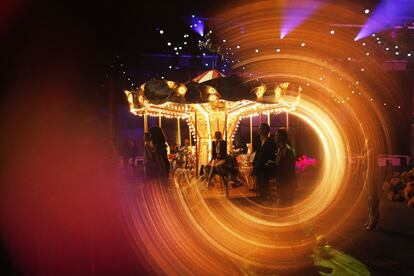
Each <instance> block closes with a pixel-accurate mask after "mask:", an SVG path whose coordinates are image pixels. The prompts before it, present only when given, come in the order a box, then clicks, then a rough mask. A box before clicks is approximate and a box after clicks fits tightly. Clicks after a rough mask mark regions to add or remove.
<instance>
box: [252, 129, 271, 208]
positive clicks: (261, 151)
mask: <svg viewBox="0 0 414 276" xmlns="http://www.w3.org/2000/svg"><path fill="white" fill-rule="evenodd" d="M269 132H270V127H269V125H268V124H266V123H262V124H261V125H260V127H259V138H260V144H259V146H258V148H257V150H256V155H255V156H254V160H253V174H254V175H255V177H256V185H257V189H258V191H259V198H260V200H262V201H264V200H266V198H267V196H268V194H269V179H270V177H271V174H272V168H271V167H269V166H268V165H267V163H268V162H269V161H274V160H275V142H274V140H272V139H270V138H269Z"/></svg>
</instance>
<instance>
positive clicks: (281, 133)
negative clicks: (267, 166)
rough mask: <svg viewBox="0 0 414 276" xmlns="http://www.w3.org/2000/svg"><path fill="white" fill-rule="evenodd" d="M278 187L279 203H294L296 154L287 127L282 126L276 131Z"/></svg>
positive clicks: (287, 204)
mask: <svg viewBox="0 0 414 276" xmlns="http://www.w3.org/2000/svg"><path fill="white" fill-rule="evenodd" d="M275 139H276V160H275V166H276V167H275V168H276V188H277V192H278V196H279V203H280V205H281V206H283V207H286V206H290V205H292V204H293V199H294V194H295V191H296V188H297V184H296V171H295V162H296V154H295V150H294V149H293V147H292V146H291V145H290V144H289V142H288V141H289V137H288V133H287V131H286V129H284V128H280V129H278V130H277V132H276V136H275Z"/></svg>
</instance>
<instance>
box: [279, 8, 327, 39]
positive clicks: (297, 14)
mask: <svg viewBox="0 0 414 276" xmlns="http://www.w3.org/2000/svg"><path fill="white" fill-rule="evenodd" d="M321 4H322V1H317V0H314V1H312V0H308V1H305V0H294V1H291V4H290V5H289V7H287V8H286V10H285V11H284V16H283V18H282V26H281V29H280V38H281V39H283V38H284V37H285V36H286V35H287V34H288V33H290V32H291V31H293V30H294V29H295V28H296V27H298V26H299V25H300V24H302V22H304V21H305V20H306V19H307V18H308V17H309V16H311V15H312V14H313V13H314V12H315V11H316V10H317V9H318V8H319V7H320V6H321Z"/></svg>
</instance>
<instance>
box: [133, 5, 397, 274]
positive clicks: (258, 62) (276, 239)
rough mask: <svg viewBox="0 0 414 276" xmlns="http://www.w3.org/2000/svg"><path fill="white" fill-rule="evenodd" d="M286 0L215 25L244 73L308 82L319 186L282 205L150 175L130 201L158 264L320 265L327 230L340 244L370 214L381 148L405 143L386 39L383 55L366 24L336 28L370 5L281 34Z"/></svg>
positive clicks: (244, 269) (189, 267) (229, 15)
mask: <svg viewBox="0 0 414 276" xmlns="http://www.w3.org/2000/svg"><path fill="white" fill-rule="evenodd" d="M282 2H283V1H258V2H255V3H252V2H251V1H249V2H245V3H239V4H237V6H229V7H227V8H225V9H223V10H222V11H217V12H216V13H215V16H217V18H220V20H217V21H215V22H214V23H215V24H217V25H216V26H212V27H213V29H214V30H215V34H217V35H218V36H219V40H220V41H221V40H224V39H225V41H226V45H224V46H223V47H224V48H226V47H227V49H226V50H227V51H229V52H232V53H233V54H231V56H232V58H233V59H234V60H235V61H238V62H235V63H234V64H235V65H234V66H233V70H235V71H236V72H238V73H240V74H242V75H245V76H250V74H251V78H255V79H256V78H257V79H260V81H262V82H263V83H265V84H266V85H267V86H268V87H273V86H272V84H274V83H281V82H289V83H296V84H298V85H300V86H301V87H303V91H302V92H301V99H300V101H299V102H297V105H296V108H295V109H294V110H291V111H290V112H289V114H292V115H293V116H296V117H298V118H299V119H300V120H302V121H304V122H305V123H306V124H308V125H309V126H310V127H311V128H312V129H313V130H314V132H315V133H316V135H317V136H318V138H319V141H320V144H321V149H322V154H321V156H322V157H323V158H322V160H321V162H322V163H321V164H322V166H321V173H320V174H319V176H318V179H317V183H318V184H317V185H316V188H315V189H314V190H313V191H312V192H311V193H310V194H309V195H308V196H307V197H306V198H305V199H304V200H302V201H300V202H296V203H295V204H294V205H293V206H291V207H288V208H276V207H273V206H271V205H260V204H253V203H252V202H251V201H249V200H248V199H235V198H231V195H230V198H229V199H226V198H224V197H223V196H222V195H221V194H217V196H207V195H206V193H205V192H204V188H203V186H202V184H200V183H198V182H197V181H196V180H195V179H190V178H188V179H187V180H186V181H183V180H180V178H179V177H175V178H174V180H175V181H174V185H173V187H169V188H167V187H163V186H162V185H160V184H159V183H146V185H145V186H144V188H142V189H141V188H138V192H137V193H136V198H135V197H134V199H132V200H130V201H128V204H127V205H126V209H125V210H126V211H125V213H126V215H127V216H128V220H129V221H130V222H131V223H130V227H129V233H130V235H131V237H132V238H133V239H134V242H133V243H134V244H135V246H136V250H138V251H140V252H144V255H145V256H147V259H148V261H149V262H150V263H151V264H152V266H153V268H154V270H155V271H156V272H158V273H166V274H180V275H183V274H199V275H206V274H227V275H228V274H243V273H250V272H255V273H269V272H278V271H281V270H294V269H298V268H299V267H302V266H306V265H308V264H309V263H310V258H309V255H310V252H311V248H312V247H313V245H314V243H315V237H316V235H325V236H327V238H328V239H330V240H331V241H332V242H335V239H336V238H338V237H339V236H340V233H341V228H342V227H343V226H344V225H346V224H347V223H349V221H350V220H349V218H350V217H352V216H355V215H357V214H358V213H360V212H365V210H360V209H358V208H357V207H356V206H357V202H358V201H360V200H361V199H363V198H364V193H363V191H364V190H365V188H367V187H370V186H371V185H372V183H373V179H374V177H375V173H376V162H377V156H378V154H379V153H386V152H390V151H391V150H392V148H393V144H392V141H393V135H392V132H393V126H392V125H390V123H389V121H390V112H389V111H387V110H385V109H384V108H383V106H382V103H383V102H385V101H386V102H388V103H389V105H393V104H394V103H396V102H400V101H401V98H400V96H399V95H397V94H395V93H394V90H395V89H396V88H398V85H397V84H396V82H395V80H393V79H392V78H391V77H389V76H388V75H387V74H386V73H385V72H384V71H383V70H382V69H381V61H382V59H383V56H381V54H379V53H377V52H375V51H374V48H372V47H374V46H368V47H371V48H370V51H371V52H372V54H371V55H369V58H367V55H366V54H365V52H366V51H367V48H366V46H363V45H361V44H360V43H357V42H354V41H353V38H354V37H355V35H356V34H355V32H356V31H357V30H349V29H343V30H342V29H341V30H335V35H332V34H330V32H329V31H330V25H329V24H330V23H337V22H345V23H350V22H351V23H353V22H362V21H363V20H364V18H363V15H361V14H359V13H358V12H357V11H361V10H362V9H361V7H354V6H350V5H349V4H348V5H338V4H336V5H334V4H326V5H323V7H321V8H320V9H319V10H318V11H316V12H315V13H314V14H313V15H312V16H311V17H310V18H308V20H306V21H305V22H304V23H303V24H301V25H300V26H299V27H298V28H297V29H295V30H293V31H292V32H291V33H290V34H289V35H288V36H286V37H285V38H284V39H283V40H281V39H280V38H279V36H278V30H280V26H278V25H279V23H278V22H280V21H281V18H280V17H281V14H282V12H281V11H282V8H283V7H284V5H282ZM240 27H242V29H243V32H242V33H241V32H240ZM303 44H304V45H305V46H302V45H303ZM236 45H241V47H236ZM229 48H232V49H233V50H230V49H229ZM276 48H277V49H280V51H276ZM256 49H258V51H255V50H256ZM348 57H351V59H350V60H351V61H350V62H347V60H349V59H347V58H348ZM361 68H363V69H364V70H361ZM289 99H292V98H289V97H287V100H288V101H289ZM393 116H397V117H398V116H399V115H398V114H397V115H393ZM394 127H396V126H394ZM303 139H306V137H304V138H303ZM354 156H357V157H358V158H356V159H355V160H353V157H354ZM129 198H131V197H130V196H129ZM344 204H345V205H346V208H344ZM341 238H342V239H343V237H341ZM348 238H350V237H348Z"/></svg>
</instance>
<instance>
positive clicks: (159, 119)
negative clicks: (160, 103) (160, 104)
mask: <svg viewBox="0 0 414 276" xmlns="http://www.w3.org/2000/svg"><path fill="white" fill-rule="evenodd" d="M158 126H159V127H161V126H162V125H161V112H160V113H159V114H158Z"/></svg>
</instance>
